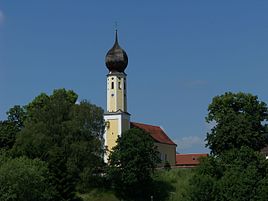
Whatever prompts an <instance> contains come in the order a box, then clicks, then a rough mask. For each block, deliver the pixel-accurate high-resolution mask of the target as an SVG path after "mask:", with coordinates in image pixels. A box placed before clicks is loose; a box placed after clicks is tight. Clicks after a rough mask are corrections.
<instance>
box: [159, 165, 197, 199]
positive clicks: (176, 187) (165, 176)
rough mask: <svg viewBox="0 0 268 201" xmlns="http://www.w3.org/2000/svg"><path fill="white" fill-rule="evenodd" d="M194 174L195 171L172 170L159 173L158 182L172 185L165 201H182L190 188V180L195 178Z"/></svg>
mask: <svg viewBox="0 0 268 201" xmlns="http://www.w3.org/2000/svg"><path fill="white" fill-rule="evenodd" d="M193 174H194V169H172V170H170V171H163V170H161V171H158V172H157V176H156V180H158V181H162V182H164V183H166V184H169V185H170V189H169V190H168V192H167V196H166V197H165V198H166V199H165V200H166V201H182V200H183V197H184V194H185V192H186V191H187V189H188V187H189V179H190V178H191V177H192V176H193ZM155 200H157V199H155ZM162 200H163V199H162Z"/></svg>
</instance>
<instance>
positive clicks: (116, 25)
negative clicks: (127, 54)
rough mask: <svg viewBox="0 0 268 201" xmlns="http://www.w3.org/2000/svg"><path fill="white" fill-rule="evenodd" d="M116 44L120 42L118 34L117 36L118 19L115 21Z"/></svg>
mask: <svg viewBox="0 0 268 201" xmlns="http://www.w3.org/2000/svg"><path fill="white" fill-rule="evenodd" d="M114 26H115V44H118V36H117V29H118V24H117V21H115V25H114Z"/></svg>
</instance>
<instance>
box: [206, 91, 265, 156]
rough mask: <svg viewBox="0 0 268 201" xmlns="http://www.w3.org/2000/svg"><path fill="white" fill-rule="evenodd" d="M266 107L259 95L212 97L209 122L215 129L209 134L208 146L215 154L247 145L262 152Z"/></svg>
mask: <svg viewBox="0 0 268 201" xmlns="http://www.w3.org/2000/svg"><path fill="white" fill-rule="evenodd" d="M267 118H268V111H267V107H266V104H265V103H264V102H261V101H259V100H258V97H257V96H253V95H251V94H245V93H231V92H228V93H225V94H224V95H221V96H216V97H214V98H213V100H212V103H211V104H210V105H209V107H208V116H207V117H206V121H207V122H208V123H213V124H215V126H214V127H213V128H212V129H211V132H210V133H208V134H207V138H206V140H207V146H208V147H209V148H210V149H211V151H212V153H213V154H216V155H217V154H220V153H222V152H224V151H227V150H230V149H233V148H240V147H242V146H248V147H250V148H252V149H254V150H260V149H261V148H263V147H264V146H265V145H266V143H267V138H266V137H265V135H264V134H265V125H264V123H265V121H267Z"/></svg>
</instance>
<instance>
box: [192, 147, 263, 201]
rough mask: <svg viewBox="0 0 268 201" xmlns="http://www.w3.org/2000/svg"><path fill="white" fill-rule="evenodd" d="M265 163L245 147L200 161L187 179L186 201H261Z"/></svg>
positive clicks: (261, 157)
mask: <svg viewBox="0 0 268 201" xmlns="http://www.w3.org/2000/svg"><path fill="white" fill-rule="evenodd" d="M267 175H268V162H267V161H266V160H265V158H264V156H263V155H261V154H260V153H259V152H257V151H254V150H253V149H251V148H248V147H242V148H240V149H232V150H229V151H227V152H224V153H223V154H221V155H219V156H217V157H214V156H210V157H208V158H206V159H203V160H202V162H201V164H200V166H199V167H198V168H197V169H196V174H195V175H194V176H193V178H192V179H191V182H190V183H191V187H190V189H189V192H188V194H187V198H188V199H187V200H193V201H195V200H196V201H198V200H204V201H205V200H208V201H209V200H210V201H226V200H230V201H260V200H261V201H264V200H266V199H265V198H267V196H266V194H265V193H267Z"/></svg>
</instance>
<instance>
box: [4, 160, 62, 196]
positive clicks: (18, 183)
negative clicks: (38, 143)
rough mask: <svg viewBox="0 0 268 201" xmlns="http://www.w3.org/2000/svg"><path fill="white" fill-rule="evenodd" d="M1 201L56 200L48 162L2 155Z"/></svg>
mask: <svg viewBox="0 0 268 201" xmlns="http://www.w3.org/2000/svg"><path fill="white" fill-rule="evenodd" d="M0 200H1V201H56V200H57V193H56V191H55V190H54V187H53V186H52V185H51V181H50V175H49V170H48V167H47V164H46V163H45V162H42V161H40V160H38V159H34V160H31V159H28V158H26V157H20V158H15V159H10V158H7V157H4V156H0Z"/></svg>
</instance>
